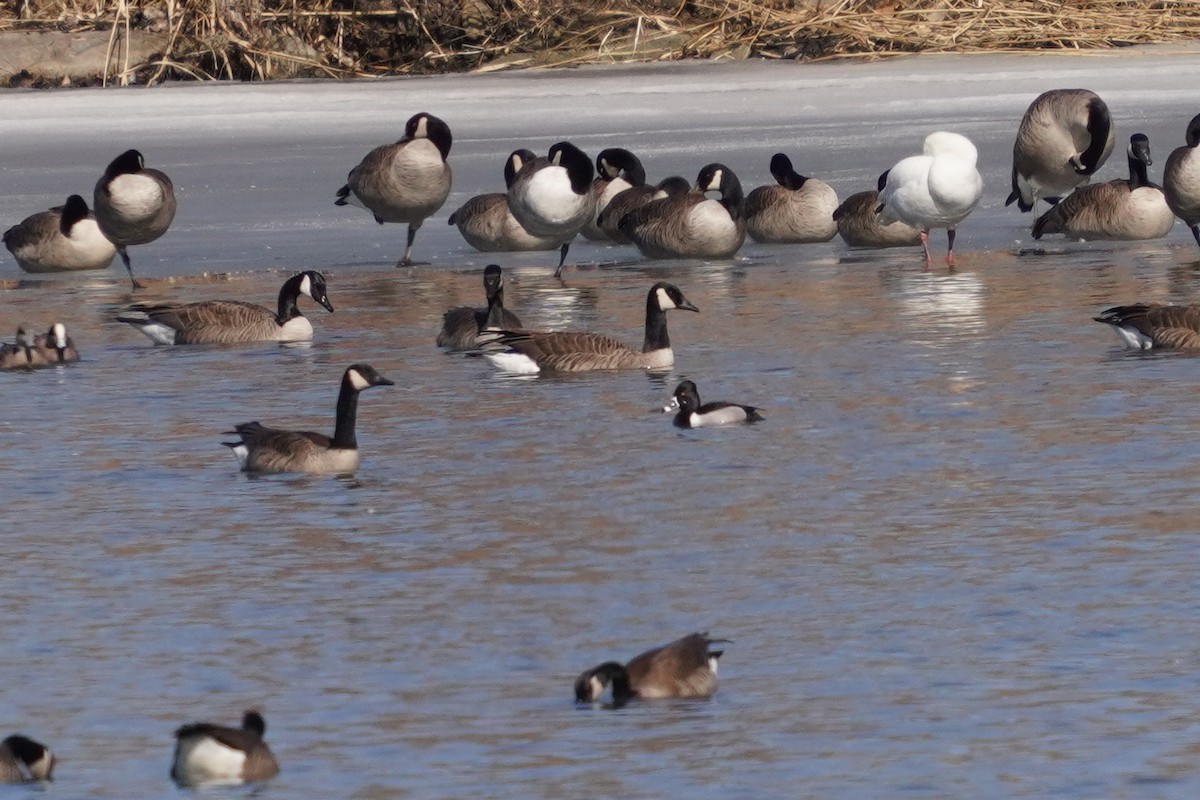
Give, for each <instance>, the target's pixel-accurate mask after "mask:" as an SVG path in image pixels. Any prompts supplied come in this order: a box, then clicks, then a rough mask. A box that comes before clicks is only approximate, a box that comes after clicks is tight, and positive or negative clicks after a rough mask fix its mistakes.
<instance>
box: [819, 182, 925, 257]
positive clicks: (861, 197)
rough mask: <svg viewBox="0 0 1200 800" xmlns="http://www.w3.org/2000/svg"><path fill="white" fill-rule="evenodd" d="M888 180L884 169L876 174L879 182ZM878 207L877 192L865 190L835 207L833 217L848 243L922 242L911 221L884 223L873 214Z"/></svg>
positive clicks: (896, 244)
mask: <svg viewBox="0 0 1200 800" xmlns="http://www.w3.org/2000/svg"><path fill="white" fill-rule="evenodd" d="M886 183H887V173H886V172H885V173H883V174H882V175H880V176H879V186H880V187H881V188H882V187H883V186H884V185H885V184H886ZM878 207H879V192H878V191H867V192H858V193H857V194H852V195H850V196H849V197H847V198H846V200H845V201H844V202H843V203H842V204H841V205H840V206H838V207H837V208H836V209H834V212H833V221H834V222H836V223H837V229H838V233H839V234H840V235H841V237H842V240H843V241H845V243H846V244H848V245H850V246H851V247H871V248H883V247H910V246H912V245H916V244H920V243H921V232H920V231H918V230H917V229H916V228H914V227H913V226H911V225H908V224H905V223H903V222H900V221H899V220H897V221H896V222H889V223H888V224H887V225H883V224H881V223H880V222H879V218H878V217H877V216H876V215H875V209H876V208H878Z"/></svg>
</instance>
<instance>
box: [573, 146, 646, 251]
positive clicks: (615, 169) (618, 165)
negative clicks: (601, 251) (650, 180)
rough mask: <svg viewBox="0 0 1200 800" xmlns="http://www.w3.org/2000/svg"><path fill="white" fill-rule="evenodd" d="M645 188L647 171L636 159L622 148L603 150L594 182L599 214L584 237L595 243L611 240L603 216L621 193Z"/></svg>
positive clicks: (597, 161) (585, 229) (588, 225)
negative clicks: (605, 210)
mask: <svg viewBox="0 0 1200 800" xmlns="http://www.w3.org/2000/svg"><path fill="white" fill-rule="evenodd" d="M645 185H646V170H645V168H644V167H642V162H641V160H640V159H639V158H638V157H637V156H635V155H634V154H633V153H631V152H629V151H628V150H626V149H624V148H622V147H609V148H607V149H605V150H601V151H600V155H598V156H596V180H595V181H594V182H593V183H592V194H593V195H594V196H595V198H596V213H595V216H593V217H592V219H591V220H589V221H588V223H587V224H586V225H584V226H583V230H582V231H580V233H582V234H583V235H584V238H587V239H591V240H592V241H594V242H607V241H608V240H609V238H610V237H609V235H608V232H607V231H605V230H603V229H602V228H601V227H600V225H599V223H598V219H599V217H600V214H602V213H603V212H604V209H606V208H608V204H609V203H610V202H611V201H612V199H613V198H614V197H616V196H617V195H618V194H620V193H621V192H623V191H625V190H626V189H632V188H633V187H635V186H645Z"/></svg>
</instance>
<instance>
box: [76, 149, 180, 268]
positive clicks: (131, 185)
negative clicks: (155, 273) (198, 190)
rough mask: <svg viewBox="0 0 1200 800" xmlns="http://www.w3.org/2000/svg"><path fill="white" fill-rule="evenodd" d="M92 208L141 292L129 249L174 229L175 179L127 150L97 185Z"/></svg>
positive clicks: (106, 171) (113, 161)
mask: <svg viewBox="0 0 1200 800" xmlns="http://www.w3.org/2000/svg"><path fill="white" fill-rule="evenodd" d="M92 208H93V209H94V210H95V213H96V224H97V225H99V226H100V230H101V231H103V232H104V235H105V236H107V237H108V238H109V240H110V241H112V243H113V244H115V245H116V246H117V252H118V253H119V254H120V256H121V260H122V261H123V262H124V263H125V269H126V270H128V272H129V280H130V281H132V282H133V288H135V289H137V288H140V284H138V282H137V280H136V279H135V278H134V277H133V266H132V265H131V264H130V261H129V252H128V251H127V250H126V249H125V248H127V247H128V246H129V245H131V244H146V243H147V242H152V241H154V240H155V239H157V238H158V237H160V236H162V235H163V234H164V233H166V232H167V228H169V227H171V220H173V219H175V187H174V185H172V183H171V179H170V178H168V177H167V176H166V175H165V174H163V173H162V172H159V171H158V170H156V169H147V168H146V160H145V159H144V158H143V157H142V154H141V153H139V152H138V151H137V150H126V151H125V152H124V153H122V154H121V155H119V156H117V157H116V158H114V159H113V160H112V162H111V163H110V164H109V165H108V168H107V169H105V170H104V175H103V176H101V178H100V180H99V181H97V182H96V190H95V192H93V194H92Z"/></svg>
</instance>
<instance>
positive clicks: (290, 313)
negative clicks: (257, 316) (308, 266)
mask: <svg viewBox="0 0 1200 800" xmlns="http://www.w3.org/2000/svg"><path fill="white" fill-rule="evenodd" d="M301 280H302V276H300V275H297V276H296V277H294V278H292V279H291V280H289V281H288V282H287V283H285V284H284V285H283V288H281V289H280V290H279V310H278V311H277V312H276V314H275V321H276V322H278V323H279V324H280V325H283V324H284V323H286V322H287V321H288V320H291V319H295V318H296V317H298V316H300V306H299V304H298V303H297V300H299V297H300V295H299V291H300V281H301Z"/></svg>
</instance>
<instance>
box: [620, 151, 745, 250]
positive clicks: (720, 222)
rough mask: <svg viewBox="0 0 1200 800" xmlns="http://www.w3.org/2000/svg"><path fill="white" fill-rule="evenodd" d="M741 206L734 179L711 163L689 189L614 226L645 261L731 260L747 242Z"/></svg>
mask: <svg viewBox="0 0 1200 800" xmlns="http://www.w3.org/2000/svg"><path fill="white" fill-rule="evenodd" d="M708 192H719V193H720V197H719V198H718V199H712V198H709V197H708V196H707V193H708ZM744 204H745V197H744V195H743V194H742V184H741V182H740V181H739V180H738V177H737V175H735V174H734V172H733V170H731V169H730V168H729V167H727V166H725V165H724V164H718V163H713V164H708V165H706V166H705V167H704V168H703V169H701V170H700V174H699V175H698V176H697V177H696V185H695V187H694V188H693V189H692V191H689V192H687V193H686V194H680V195H675V196H672V197H666V198H663V199H662V200H655V201H654V202H651V203H646V204H645V205H644V206H641V207H640V208H637V209H634V210H633V211H631V212H629V213H628V214H626V215H625V216H624V217H623V218H622V219H621V221H620V223H619V224H618V227H619V228H620V231H621V233H623V234H624V235H625V236H626V237H628V238H629V240H630V241H631V242H633V243H634V244H635V245H637V248H638V250H640V251H641V252H642V255H645V256H647V257H648V258H730V257H732V256H733V255H734V254H735V253H737V251H738V249H739V248H740V247H741V246H742V243H743V242H744V241H745V240H746V217H745V213H744Z"/></svg>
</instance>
